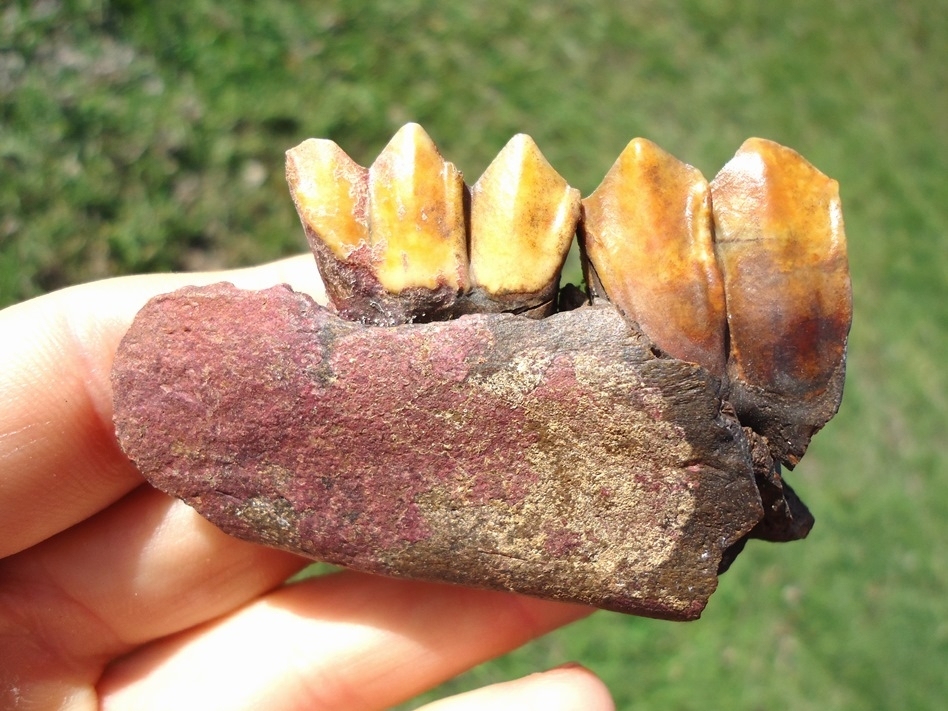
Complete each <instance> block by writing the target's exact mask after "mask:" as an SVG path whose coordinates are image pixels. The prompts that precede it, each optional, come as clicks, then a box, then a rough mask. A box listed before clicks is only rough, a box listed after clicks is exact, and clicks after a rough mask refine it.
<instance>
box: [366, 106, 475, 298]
mask: <svg viewBox="0 0 948 711" xmlns="http://www.w3.org/2000/svg"><path fill="white" fill-rule="evenodd" d="M369 226H370V234H371V243H372V249H373V252H374V253H375V254H376V255H377V258H378V264H377V271H376V275H377V276H378V279H379V281H380V282H381V284H382V286H384V287H385V289H386V290H387V291H389V292H390V293H398V292H401V291H403V290H404V289H407V288H411V287H424V288H428V289H436V288H438V287H439V286H443V285H447V286H449V287H451V288H453V289H458V290H463V289H464V288H466V286H467V236H466V232H465V225H464V180H463V178H462V176H461V173H460V172H458V170H457V168H455V167H454V165H453V164H451V163H448V162H446V161H445V160H444V158H442V156H441V154H440V153H439V152H438V149H437V147H436V146H435V144H434V141H432V140H431V137H430V136H429V135H428V134H427V133H425V130H424V129H423V128H422V127H421V126H419V125H418V124H415V123H410V124H407V125H405V126H403V127H402V128H401V129H400V130H399V131H398V133H396V134H395V136H394V137H393V138H392V140H391V141H390V142H389V144H388V145H387V146H386V147H385V149H384V150H383V151H382V153H381V154H379V157H378V158H377V159H376V160H375V162H374V163H373V164H372V166H371V167H370V168H369Z"/></svg>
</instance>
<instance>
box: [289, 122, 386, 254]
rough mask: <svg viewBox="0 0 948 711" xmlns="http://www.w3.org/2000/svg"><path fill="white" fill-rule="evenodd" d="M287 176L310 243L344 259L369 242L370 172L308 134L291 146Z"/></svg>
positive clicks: (336, 148) (340, 151) (327, 143)
mask: <svg viewBox="0 0 948 711" xmlns="http://www.w3.org/2000/svg"><path fill="white" fill-rule="evenodd" d="M286 180H287V183H288V184H289V187H290V194H291V195H292V197H293V202H294V203H295V204H296V210H297V212H298V213H299V216H300V220H301V221H302V223H303V227H304V228H305V230H306V234H307V237H308V238H309V239H310V240H311V241H313V240H319V241H321V242H322V243H323V244H325V245H326V246H327V247H328V248H329V249H330V250H331V252H332V254H333V255H334V256H335V257H336V258H337V259H340V260H344V259H347V258H348V257H349V255H350V254H352V252H353V251H355V250H356V249H358V248H359V247H361V246H368V244H369V226H368V217H367V214H366V210H367V204H368V171H367V170H366V169H365V168H363V167H362V166H361V165H358V164H357V163H356V162H355V161H353V160H352V159H351V158H350V157H349V156H348V155H346V153H345V151H343V150H342V149H341V148H340V147H339V146H337V145H336V144H335V143H333V142H332V141H329V140H326V139H315V138H310V139H308V140H306V141H304V142H303V143H301V144H300V145H298V146H296V147H295V148H291V149H290V150H288V151H287V152H286Z"/></svg>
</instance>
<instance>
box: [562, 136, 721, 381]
mask: <svg viewBox="0 0 948 711" xmlns="http://www.w3.org/2000/svg"><path fill="white" fill-rule="evenodd" d="M583 211H584V219H583V222H582V224H581V228H580V235H581V242H582V246H583V253H584V254H585V256H586V258H587V259H588V262H589V265H590V266H591V267H592V269H590V270H588V272H589V274H588V276H587V279H588V281H590V282H591V283H592V284H593V286H594V289H595V290H596V291H601V292H604V294H597V295H600V296H602V295H605V296H607V297H608V298H609V300H611V301H612V302H613V303H615V304H616V306H617V307H618V308H619V309H620V310H621V311H622V312H623V313H624V314H625V316H626V317H627V318H629V319H630V320H632V321H634V322H636V323H637V324H638V325H639V327H640V328H641V329H642V330H643V331H644V332H645V333H646V335H648V336H649V338H651V339H652V341H653V342H654V343H655V344H656V345H657V346H658V347H659V348H661V349H662V350H663V351H665V352H666V353H668V354H669V355H671V356H673V357H675V358H679V359H681V360H687V361H690V362H694V363H698V364H699V365H702V366H704V367H705V368H707V369H708V370H710V371H711V372H713V373H715V374H716V375H719V376H721V375H723V374H724V369H725V360H726V354H725V332H726V317H725V305H724V288H723V283H722V279H721V274H720V271H719V269H718V266H717V261H716V259H715V255H714V246H713V242H712V226H711V205H710V189H709V186H708V182H707V180H705V179H704V176H702V175H701V172H700V171H698V170H697V169H696V168H693V167H692V166H690V165H687V164H685V163H682V162H681V161H679V160H678V159H677V158H675V157H674V156H672V155H670V154H669V153H666V152H665V151H663V150H662V149H661V148H659V147H658V146H657V145H655V144H654V143H652V142H651V141H648V140H646V139H644V138H636V139H634V140H632V141H631V142H630V143H629V144H628V146H626V148H625V150H624V151H623V152H622V153H621V154H620V156H619V158H618V159H617V160H616V162H615V164H614V165H613V166H612V168H611V169H610V170H609V172H608V173H607V174H606V177H605V178H604V179H603V181H602V183H601V184H600V185H599V187H598V188H596V190H595V191H594V192H593V193H592V194H591V195H590V196H589V197H587V198H586V199H585V200H583Z"/></svg>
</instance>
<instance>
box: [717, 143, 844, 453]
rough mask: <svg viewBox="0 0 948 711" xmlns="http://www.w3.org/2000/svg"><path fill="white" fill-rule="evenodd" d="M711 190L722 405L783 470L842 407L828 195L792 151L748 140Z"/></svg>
mask: <svg viewBox="0 0 948 711" xmlns="http://www.w3.org/2000/svg"><path fill="white" fill-rule="evenodd" d="M711 191H712V198H713V205H714V222H715V239H716V250H717V255H718V261H719V263H720V265H721V269H722V271H723V274H724V285H725V293H726V297H727V317H728V325H729V329H730V344H731V352H730V355H729V360H728V374H729V376H730V378H731V395H730V399H731V401H732V402H733V404H734V405H735V408H736V409H737V412H738V415H739V416H740V418H741V421H742V422H743V423H744V424H747V425H750V426H752V427H753V428H754V429H755V430H756V431H758V432H760V433H761V434H763V435H765V436H766V437H767V439H768V440H769V442H770V446H771V450H772V451H773V452H774V456H775V458H776V459H778V460H780V461H783V462H784V463H787V464H789V465H790V466H792V465H794V464H796V462H797V461H799V459H800V457H802V456H803V453H804V452H805V451H806V448H807V445H808V444H809V440H810V438H811V437H812V435H813V434H814V433H815V432H817V431H818V430H819V429H820V428H821V427H822V426H823V425H824V424H825V423H826V422H827V421H828V420H829V419H830V418H831V417H832V416H833V415H834V414H835V413H836V410H837V409H838V407H839V403H840V399H841V398H842V390H843V379H844V377H845V360H846V341H847V336H848V333H849V327H850V323H851V321H852V291H851V286H850V279H849V267H848V260H847V256H846V237H845V234H844V230H843V216H842V209H841V207H840V201H839V190H838V185H837V183H836V181H835V180H832V179H830V178H828V177H826V176H825V175H823V174H822V173H821V172H820V171H818V170H817V169H816V168H814V167H813V166H812V165H810V163H808V162H807V161H806V160H804V159H803V158H802V157H801V156H800V155H799V154H797V153H796V152H795V151H792V150H791V149H789V148H785V147H783V146H781V145H779V144H777V143H774V142H772V141H767V140H764V139H760V138H751V139H748V140H747V141H746V142H745V143H744V145H742V146H741V148H740V150H739V151H738V152H737V154H736V155H735V156H734V158H733V159H732V160H731V161H730V162H729V163H728V164H727V165H725V166H724V168H723V169H722V170H721V172H720V173H718V175H717V177H715V179H714V181H713V182H712V183H711Z"/></svg>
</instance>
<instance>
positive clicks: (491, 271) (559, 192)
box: [471, 134, 580, 317]
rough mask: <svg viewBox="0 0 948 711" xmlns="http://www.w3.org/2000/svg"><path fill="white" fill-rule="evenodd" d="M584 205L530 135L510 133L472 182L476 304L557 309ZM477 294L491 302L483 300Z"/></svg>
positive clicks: (536, 312)
mask: <svg viewBox="0 0 948 711" xmlns="http://www.w3.org/2000/svg"><path fill="white" fill-rule="evenodd" d="M579 212H580V194H579V191H577V190H576V189H574V188H571V187H570V186H569V185H568V184H567V182H566V181H565V180H564V179H563V178H562V177H561V176H560V175H559V173H557V172H556V170H554V169H553V167H552V166H551V165H550V164H549V163H548V162H547V160H546V158H544V156H543V154H542V153H541V152H540V149H539V148H538V147H537V145H536V143H534V141H533V139H532V138H530V137H529V136H527V135H525V134H518V135H516V136H514V137H513V138H512V139H510V141H509V142H508V143H507V145H506V146H504V149H503V150H502V151H501V152H500V153H499V154H498V155H497V157H496V158H495V159H494V161H493V162H492V163H491V164H490V165H489V166H488V167H487V170H485V171H484V174H483V175H482V176H481V177H480V179H478V181H477V183H476V184H475V185H474V187H473V188H472V189H471V281H472V285H473V286H474V287H475V292H474V294H472V297H471V298H472V300H474V302H475V304H477V305H478V308H477V310H487V311H500V310H503V311H517V312H523V313H526V314H527V315H530V316H535V317H542V316H546V315H549V314H550V313H552V311H553V310H554V309H555V306H556V293H557V289H558V286H559V277H560V271H561V270H562V268H563V262H564V261H565V260H566V255H567V253H568V252H569V246H570V244H571V243H572V240H573V235H574V234H575V233H576V224H577V222H578V221H579ZM480 297H486V300H487V302H493V304H494V305H493V306H491V305H490V303H488V304H487V305H484V304H483V303H478V301H480Z"/></svg>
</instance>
